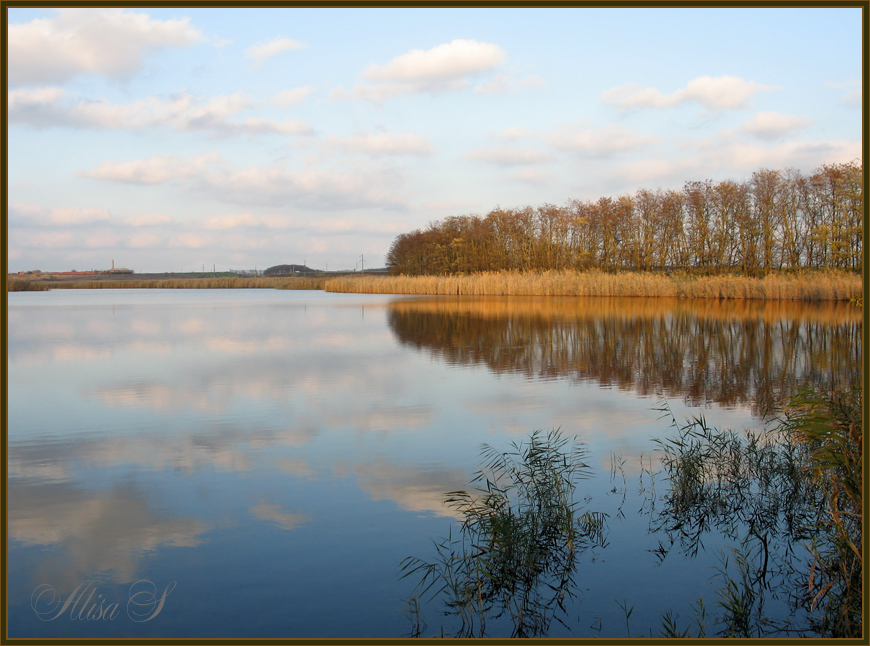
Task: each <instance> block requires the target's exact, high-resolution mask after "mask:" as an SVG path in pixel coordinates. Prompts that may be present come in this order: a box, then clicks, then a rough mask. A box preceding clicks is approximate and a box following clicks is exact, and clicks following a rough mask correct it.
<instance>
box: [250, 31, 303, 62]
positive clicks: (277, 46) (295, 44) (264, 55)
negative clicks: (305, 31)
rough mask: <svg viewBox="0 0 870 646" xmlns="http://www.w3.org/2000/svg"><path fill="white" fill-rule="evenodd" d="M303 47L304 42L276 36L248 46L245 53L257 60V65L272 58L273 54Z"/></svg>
mask: <svg viewBox="0 0 870 646" xmlns="http://www.w3.org/2000/svg"><path fill="white" fill-rule="evenodd" d="M304 48H305V44H304V43H300V42H299V41H296V40H291V39H289V38H285V37H283V36H279V37H278V38H273V39H272V40H270V41H269V42H267V43H263V44H262V45H254V46H252V47H249V48H248V49H247V50H245V54H246V55H247V57H248V58H253V59H254V60H255V61H256V62H257V65H260V64H261V63H263V62H264V61H266V60H268V59H270V58H272V57H273V56H274V55H275V54H279V53H281V52H286V51H293V50H297V49H304Z"/></svg>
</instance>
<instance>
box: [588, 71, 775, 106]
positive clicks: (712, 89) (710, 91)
mask: <svg viewBox="0 0 870 646" xmlns="http://www.w3.org/2000/svg"><path fill="white" fill-rule="evenodd" d="M776 89H778V88H776V87H774V86H770V85H762V84H760V83H756V82H755V81H746V80H744V79H742V78H739V77H736V76H719V77H715V78H713V77H710V76H699V77H698V78H696V79H693V80H691V81H689V82H688V83H687V84H686V87H684V88H681V89H679V90H677V91H675V92H673V93H671V94H662V93H661V91H659V90H658V89H656V88H643V87H641V86H639V85H622V86H620V87H616V88H613V89H610V90H605V91H604V92H602V93H601V101H602V102H604V103H606V104H608V105H612V106H614V107H616V108H619V109H622V110H630V109H633V108H672V107H674V106H677V105H680V104H682V103H687V102H690V101H695V102H697V103H700V104H701V105H702V106H704V107H705V108H707V109H709V110H737V109H740V108H744V107H746V102H747V101H748V100H749V99H750V98H752V97H753V96H755V95H756V94H758V93H759V92H770V91H773V90H776Z"/></svg>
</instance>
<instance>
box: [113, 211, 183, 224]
mask: <svg viewBox="0 0 870 646" xmlns="http://www.w3.org/2000/svg"><path fill="white" fill-rule="evenodd" d="M124 223H125V224H126V225H127V226H130V227H158V226H163V225H166V224H172V216H169V215H165V214H163V213H154V214H150V215H131V216H129V217H127V218H125V219H124Z"/></svg>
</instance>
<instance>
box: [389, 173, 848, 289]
mask: <svg viewBox="0 0 870 646" xmlns="http://www.w3.org/2000/svg"><path fill="white" fill-rule="evenodd" d="M863 182H864V177H863V169H862V166H861V164H860V163H859V162H857V161H853V162H850V163H847V164H832V165H824V166H822V167H820V168H818V169H817V170H815V171H814V172H813V173H811V174H810V175H804V174H802V173H801V172H800V171H797V170H794V169H788V170H785V171H779V170H768V169H761V170H758V171H756V172H755V173H753V174H752V177H751V178H750V179H749V180H746V181H743V182H736V181H733V180H724V181H721V182H718V183H714V182H712V181H711V180H706V181H691V182H687V183H686V184H685V186H684V187H683V189H682V190H681V191H677V190H649V189H640V190H638V191H636V192H635V193H634V194H632V195H623V196H620V197H617V198H611V197H602V198H600V199H598V200H597V201H592V200H585V201H583V200H573V201H571V202H569V203H568V204H566V205H564V206H555V205H552V204H544V205H542V206H539V207H531V206H527V207H523V208H516V209H501V208H496V209H495V210H493V211H491V212H490V213H489V214H487V215H486V216H479V215H459V216H452V217H448V218H446V219H444V220H442V221H439V222H433V223H432V224H430V225H429V226H428V228H426V229H418V230H416V231H413V232H411V233H406V234H402V235H399V236H398V237H397V238H396V239H395V241H394V242H393V244H392V246H391V248H390V250H389V252H388V254H387V267H389V269H390V270H391V273H393V274H401V275H435V276H445V275H454V274H471V273H478V272H502V271H520V272H527V271H538V272H541V271H562V270H568V269H570V270H575V271H589V270H593V269H597V270H600V271H604V272H617V271H620V272H622V271H635V272H649V271H655V272H671V271H685V272H691V273H692V274H695V275H718V274H724V273H736V274H739V275H742V276H755V277H760V276H766V275H768V274H770V273H772V272H780V271H783V270H788V271H805V270H824V269H836V270H842V271H851V272H856V273H859V272H861V271H862V270H863V253H864V240H863V228H864V198H863Z"/></svg>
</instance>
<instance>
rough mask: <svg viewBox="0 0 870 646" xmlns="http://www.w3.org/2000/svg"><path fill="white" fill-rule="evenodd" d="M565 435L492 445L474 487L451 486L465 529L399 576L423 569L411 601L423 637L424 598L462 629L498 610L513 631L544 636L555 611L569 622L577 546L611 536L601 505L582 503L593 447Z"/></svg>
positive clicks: (405, 564)
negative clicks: (597, 509)
mask: <svg viewBox="0 0 870 646" xmlns="http://www.w3.org/2000/svg"><path fill="white" fill-rule="evenodd" d="M567 444H568V438H566V437H564V436H563V435H562V434H561V433H560V432H559V431H558V430H554V431H551V432H549V433H546V434H544V433H543V432H541V431H535V432H534V433H532V435H531V436H530V438H529V439H528V441H527V442H525V443H518V444H517V443H514V444H513V445H512V449H511V450H509V451H504V452H502V451H498V450H496V449H494V448H493V447H490V446H484V448H483V457H484V459H485V460H486V465H485V466H484V468H483V469H481V470H480V471H479V472H478V473H477V475H476V477H475V478H474V480H472V482H477V483H480V484H479V485H478V486H477V488H476V490H475V491H474V492H471V493H469V492H467V491H454V492H450V493H448V494H446V503H447V504H448V505H449V506H450V507H452V508H453V509H455V510H457V511H458V512H459V513H460V514H461V515H462V520H461V522H460V529H459V536H458V537H454V535H453V532H452V530H451V532H450V533H449V534H448V536H447V538H446V539H443V540H441V541H436V542H435V551H436V558H435V559H434V560H432V561H427V560H424V559H421V558H417V557H408V558H406V559H404V560H403V561H402V563H401V565H400V571H401V572H402V575H401V578H406V577H417V578H418V582H417V585H416V587H415V589H414V591H413V593H412V594H411V595H410V596H409V598H408V602H407V606H408V614H409V616H410V617H411V619H412V622H413V626H414V630H413V634H414V635H415V636H420V635H421V633H422V631H423V630H424V629H425V627H426V624H425V621H424V620H423V619H422V605H423V603H425V602H428V601H433V600H440V601H442V602H443V604H444V613H445V614H446V615H448V616H454V617H456V618H458V622H459V627H458V629H457V630H456V636H457V637H483V636H486V634H487V621H490V622H493V623H494V622H497V621H498V620H500V619H502V620H506V619H508V618H509V620H510V625H511V626H512V628H511V636H512V637H534V636H543V635H546V634H547V630H548V628H549V626H550V624H551V622H552V621H553V620H554V619H555V620H557V621H559V622H563V615H564V613H565V612H566V607H565V602H566V600H567V599H570V598H571V597H572V596H573V595H574V593H575V585H576V584H575V581H574V571H575V560H576V555H577V553H578V551H580V550H582V549H584V548H585V547H587V546H589V545H591V544H595V543H597V544H601V543H603V541H604V535H605V531H606V525H605V523H606V517H605V516H604V515H603V514H598V513H591V512H586V513H583V514H580V513H579V510H578V509H577V504H576V503H575V502H574V500H573V494H574V490H575V488H576V481H577V480H579V479H583V478H586V477H589V475H590V470H589V467H588V465H587V464H586V463H585V462H584V461H583V460H584V458H585V455H586V450H585V447H584V446H583V445H580V444H576V443H575V444H573V445H572V446H571V447H570V448H567V449H566V447H567ZM442 632H443V628H442Z"/></svg>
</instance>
